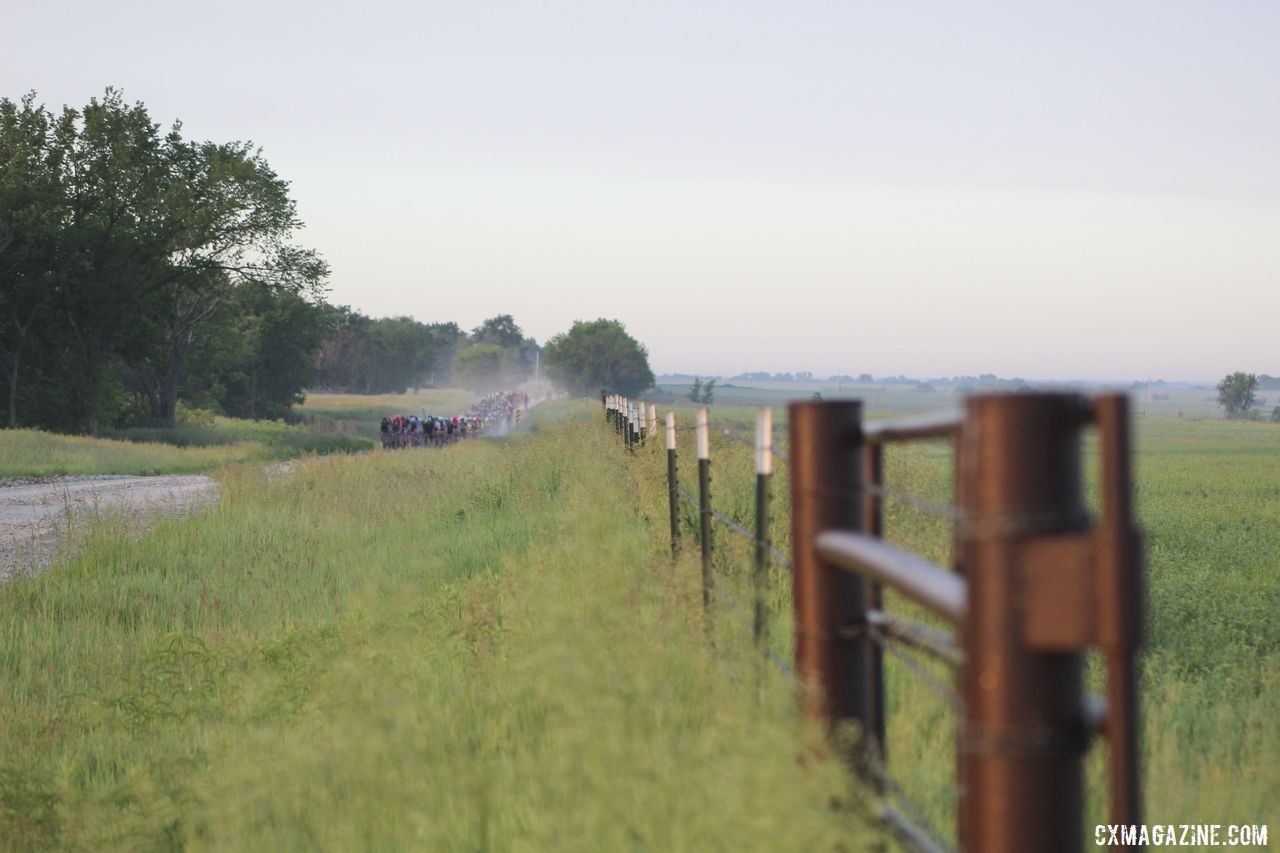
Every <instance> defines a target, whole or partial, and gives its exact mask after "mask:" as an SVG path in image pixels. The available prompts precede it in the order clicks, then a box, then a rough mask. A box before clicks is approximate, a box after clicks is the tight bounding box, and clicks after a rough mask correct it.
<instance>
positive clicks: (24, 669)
mask: <svg viewBox="0 0 1280 853" xmlns="http://www.w3.org/2000/svg"><path fill="white" fill-rule="evenodd" d="M365 403H367V401H362V400H359V399H352V400H342V399H334V398H330V399H326V400H322V401H317V411H321V410H323V411H324V412H325V413H326V414H328V415H333V414H334V413H338V412H341V411H343V410H344V409H345V410H348V411H350V410H356V411H359V410H361V409H367V410H369V411H373V410H374V409H376V408H377V407H370V406H368V405H365ZM379 405H381V404H379ZM872 408H873V409H874V406H872ZM712 416H713V423H715V424H716V425H717V426H720V425H724V426H726V427H728V428H730V429H731V430H733V431H735V432H736V431H744V430H746V429H747V428H748V425H749V424H750V422H751V418H752V411H751V410H750V409H748V408H744V407H738V408H730V407H721V406H716V407H715V408H714V409H713V414H712ZM683 422H684V423H689V422H690V421H688V419H687V418H685V419H683ZM681 441H682V445H681V464H682V469H681V470H682V477H683V478H684V482H685V483H686V485H688V486H690V487H692V486H693V484H694V482H695V480H694V478H693V476H692V474H693V470H694V469H693V466H692V464H691V462H692V459H693V453H692V435H691V433H688V432H683V433H681ZM1135 441H1136V452H1137V457H1136V459H1137V468H1138V471H1137V484H1138V511H1139V516H1140V522H1141V524H1142V526H1143V528H1144V530H1145V533H1146V537H1147V559H1148V571H1149V614H1150V616H1149V631H1148V637H1147V648H1146V654H1145V657H1144V665H1143V694H1142V696H1143V712H1144V725H1145V731H1144V744H1143V753H1144V762H1145V774H1146V783H1147V784H1146V788H1147V790H1146V799H1147V815H1148V818H1147V819H1148V820H1149V821H1151V822H1175V823H1181V822H1188V821H1193V822H1211V823H1228V822H1243V823H1270V824H1272V825H1273V826H1274V825H1275V824H1276V823H1277V821H1280V812H1278V811H1277V804H1278V803H1280V691H1277V689H1276V687H1277V684H1278V682H1280V678H1278V677H1280V629H1278V628H1277V627H1276V625H1275V622H1274V614H1275V613H1276V612H1280V577H1277V574H1278V573H1280V464H1277V460H1280V428H1277V427H1275V426H1272V425H1269V424H1235V423H1226V422H1221V421H1208V420H1205V421H1190V420H1178V419H1176V418H1173V419H1157V418H1145V419H1142V420H1140V421H1139V422H1138V423H1137V435H1136V439H1135ZM658 444H659V443H658V442H651V443H650V445H649V446H648V447H645V448H642V449H641V450H640V452H638V453H636V454H635V455H634V456H628V455H627V454H626V453H625V452H624V451H623V450H622V448H621V447H620V444H619V442H618V441H617V440H616V439H615V437H614V436H613V435H612V433H611V432H609V431H608V429H607V428H606V427H605V426H604V425H603V422H602V421H601V419H600V417H599V414H598V408H597V407H590V406H580V405H577V404H545V405H543V406H540V407H538V408H537V409H536V410H534V414H533V416H532V417H530V418H528V419H526V422H525V423H524V424H522V429H521V430H520V432H519V433H518V434H517V435H515V436H513V437H510V438H506V439H496V440H485V441H476V442H467V443H465V444H463V445H461V446H458V447H455V448H450V449H448V450H444V451H419V452H400V453H380V452H374V453H367V454H356V455H350V456H330V457H327V458H324V459H315V460H311V461H309V462H308V463H306V464H303V465H301V466H299V467H298V468H297V469H296V470H295V472H294V473H293V474H292V475H291V476H290V477H288V478H273V479H271V480H268V479H267V478H266V477H265V475H264V474H263V472H262V471H261V468H260V466H256V465H240V466H230V467H225V468H222V469H221V470H220V471H219V473H218V477H219V479H220V482H221V487H222V488H221V493H222V499H221V501H220V503H219V504H218V505H217V506H216V507H212V508H209V509H205V510H202V511H200V512H198V513H197V514H195V515H194V516H193V517H190V518H188V519H185V520H162V521H159V522H157V523H156V525H155V526H154V527H153V528H152V529H151V531H150V532H149V533H147V534H146V535H145V536H143V537H141V538H137V537H130V536H128V535H126V534H125V533H124V532H122V531H121V530H119V529H117V528H116V527H114V526H113V522H112V521H111V520H110V519H105V520H103V521H101V522H99V523H98V524H97V525H96V526H95V527H94V528H93V529H92V530H91V531H90V532H89V534H88V537H87V539H88V541H87V542H86V543H85V544H84V547H82V548H81V549H79V550H78V551H77V553H76V555H75V556H74V557H72V558H71V559H70V560H68V561H66V562H63V563H62V564H60V565H58V566H56V567H55V568H54V569H53V570H52V571H50V572H47V573H46V574H44V575H42V576H39V577H35V578H23V579H19V580H15V581H12V582H10V583H7V584H5V585H3V586H0V691H3V692H2V693H0V849H43V848H60V849H79V848H95V849H99V848H131V849H132V848H155V847H191V848H197V849H203V848H216V849H237V850H239V849H272V850H274V849H282V848H283V849H304V848H305V849H314V848H322V849H367V848H378V849H399V848H403V847H420V848H424V849H431V850H473V849H502V850H505V849H570V850H574V849H577V850H613V849H644V850H677V849H678V850H704V849H752V850H756V849H758V850H791V849H794V850H809V849H862V848H864V847H866V846H868V845H870V844H873V843H875V841H876V834H875V832H874V831H873V830H871V829H869V822H868V821H867V819H866V806H865V803H866V802H867V800H868V798H867V796H866V794H865V792H862V791H859V790H858V789H857V788H856V787H854V786H852V784H851V783H850V782H849V781H848V780H847V778H846V774H845V772H844V770H843V769H842V768H841V767H840V765H839V763H838V762H837V761H835V760H833V759H832V758H831V757H830V756H829V755H827V754H826V753H825V752H824V750H823V749H822V747H821V746H820V738H819V737H818V735H817V733H816V732H814V731H813V730H811V729H810V728H809V727H807V726H806V724H805V723H804V722H802V720H801V719H800V716H799V714H798V712H797V710H796V703H795V697H794V694H793V690H792V688H791V686H790V683H789V682H788V680H787V679H786V678H785V677H784V676H782V675H780V674H778V673H777V672H775V671H774V670H773V669H772V668H768V667H763V666H761V665H760V663H759V661H758V659H757V657H756V656H755V655H754V654H753V650H752V648H751V639H750V631H749V616H748V613H749V604H750V598H751V593H750V585H749V571H750V568H749V567H750V562H749V558H748V554H747V546H746V545H745V543H738V542H736V541H735V540H732V539H731V538H729V537H728V536H726V535H724V534H723V532H719V533H717V552H716V554H717V555H716V562H717V578H718V588H717V602H716V607H715V610H714V614H715V615H714V622H713V628H712V635H713V638H714V646H711V645H709V644H708V643H707V636H706V631H705V626H704V623H703V619H702V610H701V597H700V596H701V592H700V581H699V569H698V565H697V560H696V557H695V554H694V552H695V551H696V549H695V548H694V547H692V546H693V539H692V538H691V536H692V528H693V518H692V516H691V515H687V516H686V518H685V526H686V543H687V545H688V547H686V548H685V549H684V553H683V554H682V555H681V556H680V558H679V559H677V560H675V561H674V562H673V561H672V560H671V558H670V556H669V550H668V547H667V519H666V480H665V475H666V472H665V463H664V457H663V453H662V451H661V449H660V447H659V446H658ZM713 457H714V462H713V469H714V472H715V474H714V477H715V479H714V492H715V503H716V506H717V507H718V508H719V509H720V510H722V511H723V512H725V513H726V514H728V515H730V516H732V517H735V518H738V519H739V520H741V521H743V522H744V523H747V524H748V525H749V523H750V520H751V518H752V501H753V474H752V469H751V451H750V448H748V447H747V446H745V445H744V444H742V443H741V442H739V441H737V440H734V439H733V438H730V437H727V436H724V435H719V436H718V437H716V439H715V441H714V447H713ZM948 461H949V456H948V454H947V452H946V449H945V448H943V447H941V446H937V445H933V444H921V445H912V446H909V447H904V448H892V449H891V451H890V453H889V454H888V457H887V460H886V466H887V480H888V481H889V482H890V483H891V484H893V485H894V486H895V487H896V488H900V489H903V490H904V491H907V492H911V493H913V494H919V495H922V496H925V497H931V498H935V499H941V500H945V499H947V497H948V490H949V488H950V481H949V476H950V474H949V471H950V467H949V464H948ZM785 476H786V469H785V465H783V466H781V468H780V471H779V475H778V477H777V478H776V480H777V488H776V491H777V493H778V494H777V496H776V502H775V513H774V519H775V523H774V533H775V539H776V540H777V544H778V545H779V547H780V548H781V549H783V550H789V547H790V543H789V541H788V536H787V525H786V512H787V507H788V500H787V495H786V490H785ZM886 511H887V519H886V522H887V525H886V526H887V535H888V537H889V538H890V539H892V540H893V541H896V542H899V543H901V544H905V545H907V546H910V547H911V548H912V549H913V550H916V551H919V552H921V553H923V554H924V555H925V556H928V557H930V558H932V559H935V560H939V561H946V560H947V558H948V554H947V548H948V541H949V539H948V537H949V529H948V528H947V526H946V525H945V524H943V523H940V522H938V521H936V520H931V519H928V518H925V517H923V516H922V515H921V514H920V513H919V512H918V511H917V510H915V509H913V508H912V507H910V506H905V505H901V504H893V503H891V504H890V505H888V506H887V507H886ZM768 603H769V605H770V612H771V619H770V625H769V628H770V643H771V647H772V649H773V650H774V651H775V652H776V653H777V654H778V656H780V657H781V658H783V659H786V658H788V657H789V656H790V655H791V653H792V649H791V641H790V632H791V621H790V610H789V608H790V589H789V586H788V578H787V576H786V574H785V573H784V572H783V571H781V570H777V571H775V573H774V576H773V578H772V585H771V592H770V595H769V597H768ZM889 608H890V609H891V610H892V609H900V610H905V609H907V608H906V607H905V606H904V605H901V603H900V602H895V601H892V600H891V601H890V603H889ZM913 615H915V614H913ZM934 671H935V672H936V673H937V675H938V676H939V677H942V678H946V677H947V675H946V673H945V672H942V671H940V670H934ZM1092 676H1093V678H1094V680H1095V681H1096V677H1097V673H1096V672H1094V673H1092ZM888 679H889V704H890V707H889V715H890V731H889V739H890V740H889V769H890V771H891V773H892V775H894V776H895V777H896V778H898V779H900V780H901V782H902V784H903V787H904V789H905V790H906V792H907V793H908V794H909V795H910V796H911V797H912V798H913V799H914V800H916V801H917V802H919V803H920V804H921V806H922V809H923V811H924V813H925V814H924V816H925V817H926V818H927V819H928V820H929V821H930V822H932V823H933V824H934V825H935V826H937V827H938V829H939V831H940V832H941V833H942V834H943V835H944V837H949V834H950V832H951V830H950V826H949V825H950V822H951V821H952V819H953V812H952V809H953V803H954V796H955V783H954V774H953V769H952V763H953V760H954V759H953V756H954V752H953V742H954V722H955V714H954V712H953V711H952V710H951V709H950V707H949V706H947V705H946V704H945V703H944V702H942V701H941V700H939V699H938V698H937V697H936V696H935V695H934V693H933V692H932V691H931V690H930V689H929V688H928V686H927V685H925V684H924V683H923V682H922V681H921V680H920V679H919V678H917V677H916V675H915V673H913V672H911V671H910V670H908V669H906V668H904V667H903V666H902V665H900V664H898V663H897V662H896V661H893V660H890V661H889V663H888ZM1101 758H1102V755H1101V749H1100V748H1098V747H1095V749H1094V752H1093V754H1092V755H1091V759H1090V809H1091V814H1090V819H1091V820H1092V819H1093V818H1094V817H1099V818H1100V817H1101V814H1102V806H1101V800H1102V795H1103V786H1102V764H1101Z"/></svg>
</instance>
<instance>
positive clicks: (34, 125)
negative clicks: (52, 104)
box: [0, 94, 66, 427]
mask: <svg viewBox="0 0 1280 853" xmlns="http://www.w3.org/2000/svg"><path fill="white" fill-rule="evenodd" d="M51 122H52V117H51V116H50V115H49V113H48V111H47V110H45V109H44V108H43V107H42V106H37V105H36V103H35V95H34V94H28V95H27V96H25V97H24V98H23V99H22V101H21V103H20V104H15V103H14V102H12V101H10V100H8V99H4V100H0V358H3V360H4V372H3V376H4V380H5V384H6V386H7V398H8V399H7V403H8V424H9V426H10V427H16V426H17V425H18V387H19V380H20V378H21V375H22V374H21V369H22V366H23V357H24V355H26V354H27V352H28V350H29V348H30V346H31V345H32V344H33V343H34V341H33V339H34V337H36V336H35V334H33V329H34V328H35V327H36V326H37V325H45V326H47V325H48V324H47V320H48V319H49V318H48V313H49V311H50V306H51V303H52V301H53V300H52V297H53V296H54V295H55V293H56V279H55V277H54V274H53V272H54V271H53V264H52V263H51V258H52V255H53V254H54V252H55V247H56V239H57V236H58V229H59V227H60V225H61V222H62V220H63V218H64V217H65V216H66V209H65V200H64V198H63V193H62V185H61V175H60V171H59V168H58V164H57V162H56V161H55V160H54V158H53V157H51V156H50V151H49V146H48V138H49V131H50V125H51ZM6 250H7V251H6ZM42 315H44V316H42ZM41 320H44V321H46V322H44V323H41V322H40V321H41ZM42 337H44V338H45V339H46V343H48V344H52V343H53V341H51V340H49V337H50V336H49V335H48V334H47V333H46V334H45V335H43V336H42Z"/></svg>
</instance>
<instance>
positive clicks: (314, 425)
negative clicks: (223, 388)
mask: <svg viewBox="0 0 1280 853" xmlns="http://www.w3.org/2000/svg"><path fill="white" fill-rule="evenodd" d="M473 399H474V395H472V394H471V393H470V392H467V391H460V390H456V389H441V390H431V391H423V392H420V393H409V394H385V395H376V396H357V395H344V394H316V395H313V396H310V397H308V398H307V402H306V404H305V405H303V406H301V407H300V408H299V410H298V413H299V415H300V416H301V418H302V420H303V423H301V424H299V425H293V426H291V425H287V424H284V423H281V422H280V421H246V420H236V419H232V418H222V417H218V418H213V419H212V421H211V422H210V423H207V424H199V425H197V424H183V425H180V426H178V427H176V428H173V429H159V428H157V429H152V428H137V429H128V430H122V431H120V432H118V433H115V434H113V435H111V436H110V437H108V438H104V439H94V438H88V437H84V436H67V435H57V434H54V433H45V432H39V431H37V430H0V478H3V477H19V476H33V477H57V476H63V475H68V474H192V473H198V472H204V471H211V470H213V469H215V468H218V467H220V466H223V465H230V464H234V463H240V462H259V463H261V462H275V461H279V460H283V459H293V458H295V457H298V456H303V455H306V454H328V453H351V452H356V451H361V450H370V449H372V448H373V447H374V446H375V444H376V442H377V439H378V422H379V421H380V420H381V418H382V417H383V416H384V415H387V414H392V413H395V412H408V413H413V412H418V411H419V410H422V409H426V410H429V411H433V412H437V413H442V412H449V413H451V414H452V413H456V412H459V411H463V410H465V409H466V408H467V406H468V405H470V402H471V401H472V400H473Z"/></svg>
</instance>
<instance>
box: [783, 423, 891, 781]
mask: <svg viewBox="0 0 1280 853" xmlns="http://www.w3.org/2000/svg"><path fill="white" fill-rule="evenodd" d="M788 411H789V418H790V431H791V446H790V454H791V455H790V467H791V547H792V561H793V563H794V565H795V579H794V582H793V596H794V605H795V623H796V670H797V673H798V675H799V676H800V677H801V679H803V681H804V682H805V683H806V684H807V685H808V686H809V688H810V689H809V690H808V691H807V693H806V695H805V708H806V711H807V713H808V714H809V716H810V717H811V718H813V719H817V720H822V721H824V722H826V723H827V725H828V726H829V727H830V728H831V729H833V730H834V729H835V728H837V727H838V726H840V725H841V724H843V723H847V722H850V721H853V722H856V723H858V724H859V725H860V726H861V727H862V732H863V734H864V737H866V738H871V737H874V732H875V730H874V727H873V722H872V708H871V691H870V678H871V652H870V642H869V640H868V639H867V636H866V634H865V623H866V584H865V583H864V582H863V580H862V579H861V578H859V577H858V576H856V575H854V574H852V573H850V572H845V571H843V570H841V569H840V568H838V567H837V566H834V565H832V564H830V563H828V562H826V561H825V560H823V559H822V558H821V557H820V556H819V555H818V552H817V550H816V548H815V542H814V540H815V538H816V537H817V535H818V534H819V533H821V532H823V531H827V530H852V531H858V530H860V529H861V527H862V516H861V513H860V498H861V487H862V469H861V466H860V459H859V453H860V450H861V447H862V404H861V403H859V402H857V401H852V400H839V401H830V402H803V403H792V404H791V405H790V406H789V407H788ZM847 758H849V759H850V760H854V759H855V758H856V753H852V752H851V753H849V754H848V755H847ZM855 766H857V762H855Z"/></svg>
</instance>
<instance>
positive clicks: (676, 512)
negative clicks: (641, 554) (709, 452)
mask: <svg viewBox="0 0 1280 853" xmlns="http://www.w3.org/2000/svg"><path fill="white" fill-rule="evenodd" d="M667 498H668V501H669V502H670V505H671V553H672V555H674V554H675V553H676V552H677V551H679V550H680V494H679V480H677V479H676V413H675V412H667Z"/></svg>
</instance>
